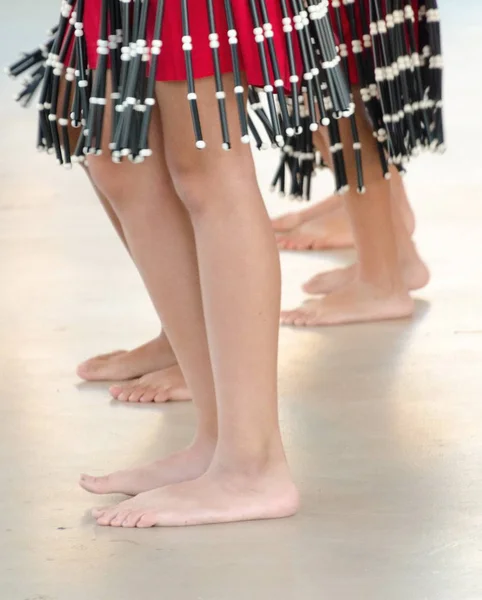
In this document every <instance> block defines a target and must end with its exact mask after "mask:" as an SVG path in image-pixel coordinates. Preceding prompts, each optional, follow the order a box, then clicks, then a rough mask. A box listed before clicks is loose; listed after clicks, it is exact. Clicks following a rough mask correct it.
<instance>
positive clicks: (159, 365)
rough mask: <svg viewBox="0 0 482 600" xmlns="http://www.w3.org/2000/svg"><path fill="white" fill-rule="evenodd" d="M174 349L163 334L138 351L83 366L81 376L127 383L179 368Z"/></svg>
mask: <svg viewBox="0 0 482 600" xmlns="http://www.w3.org/2000/svg"><path fill="white" fill-rule="evenodd" d="M176 362H177V361H176V357H175V356H174V353H173V351H172V348H171V345H170V344H169V341H168V340H167V338H166V337H165V336H163V335H162V334H161V335H160V336H159V337H157V338H155V339H153V340H151V341H150V342H147V344H144V345H143V346H139V348H136V349H135V350H131V351H127V350H118V351H116V352H110V353H109V354H101V355H100V356H96V357H94V358H91V359H89V360H87V361H86V362H84V363H82V364H81V365H79V366H78V368H77V375H78V376H79V377H81V378H82V379H85V380H87V381H125V380H127V379H133V378H134V377H141V376H142V375H145V374H146V373H151V372H152V371H157V370H158V369H164V368H166V367H170V366H172V365H175V364H176Z"/></svg>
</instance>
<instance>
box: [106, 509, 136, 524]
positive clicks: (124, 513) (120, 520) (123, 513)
mask: <svg viewBox="0 0 482 600" xmlns="http://www.w3.org/2000/svg"><path fill="white" fill-rule="evenodd" d="M130 512H131V511H129V510H120V511H119V512H118V513H117V515H116V516H115V517H114V518H113V519H112V521H111V522H110V526H111V527H123V525H124V521H125V520H126V519H127V517H128V516H129V514H130Z"/></svg>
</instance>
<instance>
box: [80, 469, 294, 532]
mask: <svg viewBox="0 0 482 600" xmlns="http://www.w3.org/2000/svg"><path fill="white" fill-rule="evenodd" d="M298 506H299V498H298V492H297V490H296V488H295V486H294V484H293V482H292V480H291V478H290V476H289V473H288V472H287V469H286V467H285V468H281V469H273V470H272V471H270V472H265V473H263V474H261V475H258V476H256V477H244V478H232V477H226V476H224V477H222V476H216V475H213V474H212V473H210V472H208V473H206V474H205V475H203V476H202V477H200V478H199V479H196V480H194V481H186V482H183V483H179V484H177V485H170V486H167V487H163V488H160V489H156V490H153V491H151V492H147V493H145V494H140V495H139V496H136V497H135V498H132V499H131V500H127V501H125V502H121V503H120V504H118V505H117V506H114V507H107V508H101V509H95V510H94V511H93V512H92V514H93V516H94V517H95V519H96V520H97V523H98V524H99V525H104V526H109V525H110V526H112V527H138V528H147V527H181V526H189V525H206V524H209V523H232V522H235V521H253V520H258V519H280V518H284V517H290V516H292V515H294V514H295V513H296V512H297V510H298Z"/></svg>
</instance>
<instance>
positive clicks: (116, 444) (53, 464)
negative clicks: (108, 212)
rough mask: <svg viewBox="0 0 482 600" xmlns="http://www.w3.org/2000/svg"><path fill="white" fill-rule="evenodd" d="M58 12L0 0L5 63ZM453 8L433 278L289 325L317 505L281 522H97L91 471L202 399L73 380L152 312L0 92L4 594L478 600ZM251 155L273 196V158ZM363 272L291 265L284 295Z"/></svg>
mask: <svg viewBox="0 0 482 600" xmlns="http://www.w3.org/2000/svg"><path fill="white" fill-rule="evenodd" d="M44 4H47V3H44ZM56 4H57V2H56V0H49V2H48V5H49V6H51V7H52V10H51V11H50V12H49V11H48V10H45V13H46V14H45V15H43V14H42V10H41V9H40V8H39V6H38V5H37V4H36V3H33V2H26V1H25V0H23V1H22V2H16V3H12V4H11V5H10V6H9V8H8V9H3V8H2V13H3V15H2V16H3V17H4V18H2V20H1V22H0V40H2V41H1V43H2V44H3V51H2V52H1V53H0V56H2V57H3V58H2V60H4V59H5V57H7V55H8V56H9V57H10V56H11V55H12V48H16V47H18V48H19V49H20V48H22V47H25V46H27V47H28V46H30V45H34V43H35V42H36V41H38V31H39V29H40V28H41V26H47V25H50V24H51V15H53V14H54V7H55V6H56ZM454 4H455V3H454V2H453V0H445V3H444V6H443V8H445V9H446V12H445V14H446V16H447V17H448V18H447V19H446V21H447V27H446V51H447V70H448V78H447V79H448V80H447V83H448V85H447V104H448V107H447V124H448V134H449V143H450V151H449V152H448V153H447V154H446V155H445V156H444V157H442V158H439V157H434V158H432V157H424V158H422V159H421V160H420V161H418V162H417V164H414V165H413V166H412V167H411V169H410V176H409V178H408V185H409V189H410V193H411V197H412V199H413V202H414V204H415V208H416V212H417V217H418V234H417V239H418V241H419V244H420V248H421V250H422V252H423V254H424V256H425V257H426V259H427V260H428V262H429V264H430V266H431V269H432V272H433V281H432V283H431V284H430V286H429V287H428V288H427V289H426V290H423V292H421V293H419V294H417V298H418V302H417V314H416V317H415V318H414V320H413V321H412V322H410V323H407V322H404V323H386V324H376V325H361V326H350V327H341V328H336V329H320V330H316V331H315V330H313V331H312V330H305V331H293V330H283V331H282V333H281V358H280V389H281V418H282V426H283V433H284V438H285V441H286V446H287V450H288V454H289V459H290V462H291V465H292V467H293V472H294V476H295V479H296V481H297V483H298V484H299V486H300V489H301V492H302V496H303V508H302V510H301V512H300V514H299V515H298V516H297V517H296V518H294V519H291V520H287V521H282V522H270V523H251V524H244V525H233V526H218V527H204V528H194V529H184V530H182V529H181V530H180V529H176V530H153V531H125V530H121V531H119V530H112V529H100V528H98V527H95V526H94V525H93V523H92V520H91V519H90V518H89V517H88V516H87V512H88V510H89V509H90V508H91V507H92V506H93V505H96V504H98V500H96V499H95V498H92V497H89V496H88V495H87V494H86V493H85V492H83V491H81V490H80V489H79V488H78V487H77V486H76V478H77V474H78V473H79V472H81V471H85V470H88V471H94V472H99V473H100V472H103V471H108V470H112V469H116V468H118V467H122V466H124V465H126V464H132V463H137V462H142V461H147V460H150V459H151V458H152V457H156V456H158V455H161V454H165V453H167V452H169V451H171V450H172V449H175V448H178V447H179V446H180V445H182V444H183V443H184V442H186V441H187V440H189V437H190V434H191V431H192V428H193V415H192V408H191V406H190V405H189V404H183V405H172V406H166V407H142V408H138V407H125V406H119V405H116V404H113V403H112V402H110V401H109V397H108V394H107V392H106V386H104V385H82V384H80V383H79V381H78V380H77V379H76V377H75V375H74V373H73V369H74V367H75V365H76V363H77V362H78V361H80V360H81V359H82V358H84V357H87V356H89V355H90V354H92V353H94V352H97V351H102V350H109V349H114V348H118V347H125V346H128V347H130V346H133V345H134V344H137V343H140V342H142V341H144V340H145V339H147V338H148V337H149V336H152V335H154V334H155V332H156V329H157V322H156V318H155V316H154V314H153V311H152V309H151V307H150V305H149V303H148V301H147V299H146V296H145V294H144V292H143V289H142V286H141V284H140V281H139V278H138V276H137V275H136V273H135V271H134V269H133V268H132V266H131V265H130V264H129V261H128V260H127V258H126V256H125V254H124V252H123V251H122V249H121V247H120V245H119V243H117V242H116V240H115V238H114V235H113V233H112V232H111V230H110V229H109V227H108V225H107V223H106V219H105V218H104V216H103V214H102V213H101V210H100V209H99V207H98V206H97V203H96V201H95V199H94V197H93V195H92V193H91V192H90V190H89V186H88V184H87V182H86V181H85V179H84V178H83V176H82V174H81V173H80V172H78V171H77V172H74V173H69V174H67V173H64V172H63V171H62V170H59V169H58V168H56V166H55V165H54V164H53V161H52V160H49V159H47V158H46V157H44V156H38V155H37V154H36V153H35V151H34V150H33V149H32V145H31V143H30V138H32V140H33V137H34V136H33V125H34V117H35V116H34V114H33V112H29V113H27V112H22V111H21V110H20V109H18V108H17V107H16V106H14V105H13V104H12V103H11V102H10V100H9V98H10V96H11V94H12V92H13V90H14V86H13V85H12V84H10V83H9V82H8V81H6V80H5V79H0V100H1V106H2V125H1V131H2V136H1V138H0V140H1V141H0V143H1V153H0V195H1V199H0V281H1V293H0V335H1V337H0V402H1V404H0V411H1V412H0V414H1V418H0V482H1V483H0V490H1V494H0V597H1V598H2V600H34V599H35V600H86V599H88V600H111V599H116V600H131V599H133V598H142V599H143V600H151V599H152V600H154V599H157V598H161V597H162V598H167V599H168V600H171V599H172V600H247V599H249V600H268V599H269V598H276V599H277V600H315V599H320V598H323V599H327V600H332V599H333V600H358V599H363V600H365V599H366V600H480V599H481V598H482V508H481V504H482V435H481V431H482V376H481V374H480V365H481V359H482V267H481V264H482V242H481V237H482V174H481V166H480V164H481V154H480V140H481V139H482V120H481V116H480V98H481V92H482V86H481V84H480V79H476V76H475V75H474V73H472V72H471V71H470V67H471V66H472V64H470V65H467V64H464V63H463V60H462V59H463V56H464V53H465V56H469V57H470V58H471V61H473V62H479V61H480V59H481V58H482V55H481V43H480V39H481V36H482V27H481V26H480V22H481V21H480V19H481V17H482V9H481V7H480V4H479V3H478V0H477V1H476V2H475V1H474V2H465V3H464V10H465V12H464V13H463V14H457V11H456V9H455V6H454ZM27 8H28V10H27ZM48 13H49V14H48ZM5 14H6V16H5ZM24 15H28V16H29V18H28V19H27V20H26V21H24V22H23V23H22V20H23V19H24ZM477 20H478V23H479V24H476V23H477ZM15 31H18V32H20V33H19V35H18V37H16V36H14V35H13V32H15ZM462 40H463V42H462ZM476 69H478V67H476ZM258 158H259V161H260V163H259V164H260V172H261V178H262V180H263V182H264V183H266V182H265V180H267V179H268V178H269V177H268V176H269V175H270V173H271V166H272V164H273V161H274V157H273V156H271V155H270V154H265V155H263V156H259V157H258ZM329 187H330V182H329V179H328V178H325V177H321V178H320V183H319V190H320V194H321V193H324V192H327V191H328V190H329ZM270 202H271V204H270V205H271V206H272V207H273V209H274V210H280V209H281V208H284V207H285V206H284V205H283V204H282V205H280V204H277V203H276V202H274V201H273V200H271V201H270ZM349 259H350V253H345V254H343V253H341V254H340V253H333V254H327V255H323V256H322V255H284V256H283V258H282V260H283V271H284V304H285V305H286V306H288V305H291V304H293V303H295V302H296V301H297V300H299V299H300V294H299V292H298V291H297V290H298V289H299V285H300V283H301V282H302V281H303V280H305V279H306V278H307V277H308V275H310V274H312V273H314V272H316V271H318V270H321V269H324V268H327V267H329V266H330V265H332V264H338V263H341V262H344V261H346V260H349ZM141 590H142V591H141Z"/></svg>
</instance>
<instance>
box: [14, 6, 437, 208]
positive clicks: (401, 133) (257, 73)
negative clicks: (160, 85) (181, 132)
mask: <svg viewBox="0 0 482 600" xmlns="http://www.w3.org/2000/svg"><path fill="white" fill-rule="evenodd" d="M442 67H443V64H442V56H441V43H440V19H439V11H438V8H437V2H436V0H63V2H62V6H61V17H60V20H59V23H58V25H57V26H56V27H55V28H54V30H52V31H51V32H50V36H49V39H48V41H47V42H46V43H45V44H44V45H43V46H41V47H40V48H38V49H36V50H34V51H33V52H30V53H28V54H25V55H24V56H23V57H22V58H21V59H20V60H18V61H17V62H16V63H15V64H13V65H12V66H11V67H10V69H9V72H10V74H11V75H12V76H14V77H17V76H19V75H20V74H22V73H28V76H27V78H26V79H25V81H24V85H23V89H22V91H21V92H20V94H19V96H18V100H19V101H20V102H22V103H23V104H28V103H29V101H30V100H31V98H32V96H33V95H34V93H35V91H36V90H37V89H39V90H40V93H39V100H38V110H39V129H38V146H39V148H41V149H47V150H48V151H51V152H55V154H56V156H57V160H58V162H59V163H60V164H65V165H67V166H70V165H71V163H72V162H73V161H81V160H84V158H85V156H86V155H88V154H98V153H100V152H101V147H100V146H101V138H102V131H103V127H104V116H105V107H106V104H107V103H111V105H112V111H111V112H112V128H111V129H112V136H111V140H110V145H109V147H110V151H111V153H112V158H113V160H114V161H116V162H117V161H120V160H132V161H134V162H140V161H143V160H145V159H146V158H147V157H149V156H150V154H151V151H150V149H149V141H148V131H149V123H150V117H151V111H152V106H153V105H154V103H155V99H154V96H155V83H156V81H180V80H184V81H186V83H187V89H186V95H187V102H189V104H190V109H191V116H192V122H193V129H194V137H195V143H196V146H197V147H198V148H199V149H200V150H202V149H204V147H205V145H206V144H205V142H204V139H203V129H202V123H201V120H200V117H199V112H198V108H197V96H196V80H197V79H199V78H202V77H208V76H210V77H214V81H215V86H214V90H213V102H216V103H217V104H218V107H219V116H220V123H219V137H220V143H221V144H222V145H223V148H225V149H226V150H229V148H230V146H231V133H230V124H229V123H228V119H227V116H226V109H225V98H226V93H227V90H226V89H224V83H223V78H222V74H223V73H227V72H230V73H233V79H234V90H232V91H233V92H234V94H235V96H236V99H237V106H238V117H239V125H240V128H241V135H242V141H243V143H248V142H249V140H250V135H249V134H250V133H251V135H252V137H253V139H254V141H255V143H256V145H257V146H258V147H263V146H265V145H266V144H267V143H268V144H271V145H273V146H278V147H280V148H281V149H282V150H281V152H282V157H281V162H280V165H279V168H278V170H277V173H276V176H275V179H274V181H273V184H274V186H275V187H276V186H279V189H280V190H281V191H282V192H283V193H284V192H285V191H286V192H288V193H290V195H293V196H304V197H309V193H310V185H311V177H312V174H313V172H314V169H315V167H316V165H317V164H319V162H320V161H319V159H318V158H317V153H316V152H315V151H314V146H313V140H312V134H313V132H314V131H316V130H317V129H318V128H319V126H320V125H323V126H326V127H328V132H329V136H330V151H331V154H332V164H333V170H334V174H335V181H336V188H337V190H338V191H343V190H344V189H345V188H346V186H347V178H346V173H345V166H344V152H346V151H348V150H347V149H346V148H345V149H344V148H343V145H342V143H341V139H340V133H339V127H338V119H340V118H348V119H350V121H351V130H352V135H353V152H354V154H355V159H356V164H357V173H358V191H360V192H362V191H363V190H364V184H363V154H362V148H361V145H360V142H359V139H358V133H357V127H356V121H355V117H354V115H353V107H354V104H353V98H352V96H351V91H352V90H350V86H352V89H353V86H358V87H359V88H360V92H361V97H362V99H363V102H364V104H365V107H366V111H367V114H368V116H369V118H370V120H371V122H372V124H373V130H374V136H375V138H376V140H377V144H378V148H379V155H380V164H381V168H382V170H383V173H384V174H385V175H387V176H388V165H389V163H394V164H395V165H397V167H398V168H400V169H403V168H404V166H405V164H406V163H407V162H408V160H409V158H410V157H411V156H414V155H417V154H418V153H419V152H420V150H421V149H423V148H429V149H431V150H435V149H443V147H444V133H443V122H442ZM62 79H64V80H65V81H64V82H62V81H61V80H62ZM61 83H62V85H61ZM246 83H247V86H246ZM61 89H62V90H63V91H62V94H60V93H59V90H61ZM107 90H110V92H109V95H108V97H107ZM246 100H248V107H247V102H246ZM69 122H70V123H71V124H72V125H74V126H76V127H82V133H81V135H80V137H79V142H78V144H77V147H76V148H70V146H69V136H68V132H67V126H68V124H69Z"/></svg>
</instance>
